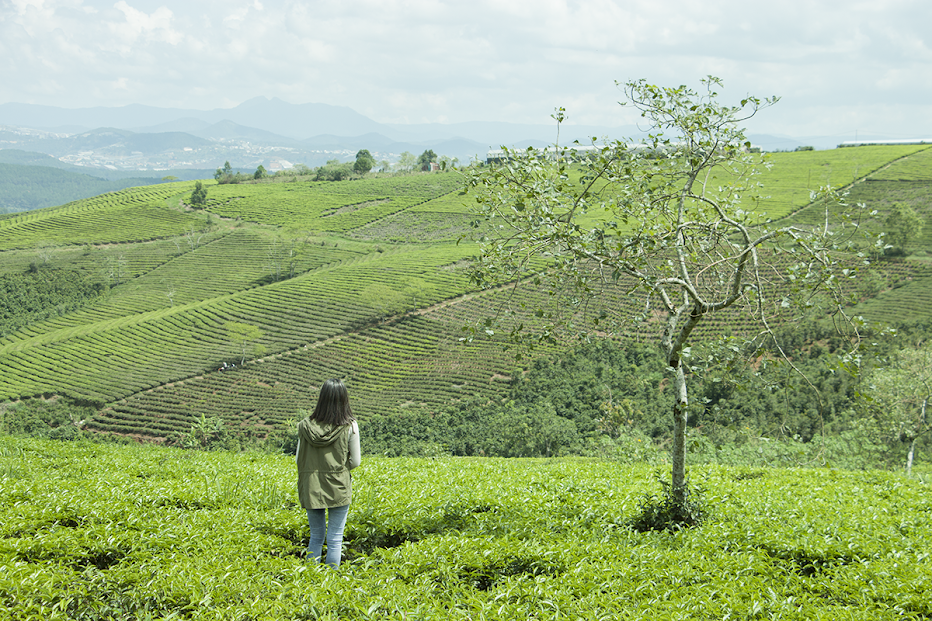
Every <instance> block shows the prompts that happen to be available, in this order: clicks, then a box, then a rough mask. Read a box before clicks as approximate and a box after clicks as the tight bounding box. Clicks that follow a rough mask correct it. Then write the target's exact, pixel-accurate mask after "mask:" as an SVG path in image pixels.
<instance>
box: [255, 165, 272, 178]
mask: <svg viewBox="0 0 932 621" xmlns="http://www.w3.org/2000/svg"><path fill="white" fill-rule="evenodd" d="M268 176H269V173H268V171H267V170H266V169H265V166H263V165H262V164H259V167H258V168H256V172H255V174H253V176H252V178H253V179H265V178H266V177H268Z"/></svg>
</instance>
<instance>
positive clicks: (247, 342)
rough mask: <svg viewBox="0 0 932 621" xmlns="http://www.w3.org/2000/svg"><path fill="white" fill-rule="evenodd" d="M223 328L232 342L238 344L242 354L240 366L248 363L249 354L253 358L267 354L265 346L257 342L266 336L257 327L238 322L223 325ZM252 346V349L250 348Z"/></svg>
mask: <svg viewBox="0 0 932 621" xmlns="http://www.w3.org/2000/svg"><path fill="white" fill-rule="evenodd" d="M223 327H224V328H225V329H226V331H227V333H228V334H229V336H230V340H231V341H233V343H235V344H236V346H237V348H238V349H240V351H241V353H242V357H241V358H240V364H243V363H245V362H246V354H247V353H251V354H252V355H253V356H261V355H262V354H264V353H265V351H266V349H265V346H264V345H262V344H260V343H257V342H256V341H258V340H259V339H261V338H262V337H263V336H264V333H263V332H262V330H261V329H260V328H258V327H257V326H253V325H250V324H248V323H240V322H238V321H228V322H226V323H225V324H223ZM250 346H252V347H251V348H250Z"/></svg>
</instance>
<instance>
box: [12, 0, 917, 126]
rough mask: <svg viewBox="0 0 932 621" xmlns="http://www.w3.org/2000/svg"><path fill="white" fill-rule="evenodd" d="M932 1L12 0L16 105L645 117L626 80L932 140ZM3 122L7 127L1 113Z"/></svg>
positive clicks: (405, 117) (795, 117)
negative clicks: (704, 87) (624, 104)
mask: <svg viewBox="0 0 932 621" xmlns="http://www.w3.org/2000/svg"><path fill="white" fill-rule="evenodd" d="M930 24H932V1H930V0H870V1H859V0H838V1H835V0H780V1H767V2H764V1H761V0H740V1H738V0H704V1H702V2H699V1H698V0H584V1H576V0H468V1H467V0H458V1H457V0H353V1H351V2H350V1H345V2H338V1H334V0H327V1H317V0H295V1H288V0H286V1H278V0H248V1H241V0H223V1H219V0H186V1H184V2H179V1H176V0H118V1H117V2H113V0H0V103H7V102H24V103H37V104H48V105H56V106H62V107H86V106H97V105H104V106H117V105H124V104H131V103H145V104H149V105H155V106H163V107H186V108H197V109H212V108H220V107H232V106H235V105H237V104H239V103H242V102H243V101H245V100H247V99H250V98H253V97H256V96H260V95H264V96H268V97H279V98H281V99H284V100H285V101H288V102H291V103H310V102H317V103H326V104H333V105H342V106H349V107H351V108H353V109H355V110H356V111H358V112H360V113H362V114H365V115H366V116H369V117H371V118H373V119H374V120H376V121H381V122H394V123H419V122H441V123H454V122H460V121H475V120H479V121H508V122H516V123H535V124H539V123H540V124H543V123H547V122H549V120H550V119H549V115H550V114H551V113H552V111H553V109H554V107H556V106H563V107H565V108H566V109H567V113H568V115H569V122H575V123H580V124H597V125H607V126H620V125H627V124H630V123H632V122H634V121H635V120H636V118H635V117H634V116H633V114H632V113H631V112H629V111H627V110H625V109H622V108H620V107H619V106H618V104H617V102H618V101H619V99H621V97H622V93H621V92H620V91H619V90H618V88H617V87H616V85H615V81H616V80H619V81H622V82H623V81H626V80H629V79H636V78H645V79H647V80H648V81H650V82H653V83H657V84H664V85H678V84H689V85H692V86H698V82H699V79H700V78H701V77H702V76H705V75H707V74H712V75H716V76H719V77H721V78H723V79H724V80H725V89H724V91H722V92H723V94H724V97H725V99H726V100H728V101H736V100H737V99H739V98H741V97H742V96H743V95H745V94H748V93H750V94H753V95H758V96H770V95H780V96H781V97H782V101H781V102H780V103H779V104H777V106H775V107H774V108H772V109H769V110H767V111H764V112H762V113H761V114H760V115H759V116H758V118H756V119H754V120H753V121H752V122H751V123H749V124H748V129H749V130H750V131H754V132H768V133H775V134H783V135H794V136H807V135H821V136H835V137H837V138H838V139H839V140H849V139H854V138H855V136H856V135H860V136H862V137H863V136H865V135H868V134H882V135H884V136H885V137H887V138H914V137H922V138H929V137H932V29H930ZM0 123H2V119H0Z"/></svg>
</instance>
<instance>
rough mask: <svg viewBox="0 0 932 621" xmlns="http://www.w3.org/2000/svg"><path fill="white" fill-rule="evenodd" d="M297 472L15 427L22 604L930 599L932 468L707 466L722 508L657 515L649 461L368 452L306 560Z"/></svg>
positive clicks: (11, 527)
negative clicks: (645, 522) (662, 523)
mask: <svg viewBox="0 0 932 621" xmlns="http://www.w3.org/2000/svg"><path fill="white" fill-rule="evenodd" d="M362 429H363V431H362V433H363V441H365V435H364V434H365V431H364V427H363V428H362ZM294 470H295V467H294V462H293V458H292V457H288V456H283V455H281V456H274V455H257V454H250V453H242V454H234V453H226V452H199V451H183V450H179V449H167V448H162V447H156V446H151V445H141V446H133V447H118V446H113V445H98V444H91V443H87V442H79V443H70V442H69V443H62V442H54V441H39V440H28V439H26V440H24V439H13V438H9V437H0V567H2V571H0V606H2V611H3V612H2V616H3V618H6V619H11V620H23V621H25V620H27V619H28V620H33V619H49V620H57V619H61V620H65V619H75V620H77V619H82V620H87V621H92V620H97V619H130V618H131V619H156V618H158V619H166V618H183V619H308V620H311V619H314V620H317V619H329V620H336V619H422V620H430V619H438V620H448V619H489V620H493V619H507V620H509V621H511V620H514V619H545V618H546V619H587V620H588V619H593V620H600V619H605V620H609V619H612V620H614V619H670V620H673V619H677V620H684V621H685V620H692V619H788V620H791V619H798V620H807V621H808V620H810V619H826V620H828V619H863V620H865V621H868V620H869V621H879V620H885V619H915V620H919V619H928V618H930V616H932V600H930V599H929V597H928V594H929V592H930V591H932V554H930V550H932V500H930V496H929V493H928V489H927V487H928V485H927V483H923V482H922V480H921V478H913V479H906V478H903V477H902V476H901V475H898V474H892V473H887V472H875V471H864V472H849V471H838V470H832V469H780V468H749V467H745V468H725V467H720V466H704V467H698V468H694V469H692V471H691V478H692V481H693V482H694V483H696V484H698V485H700V486H701V487H702V488H703V489H704V490H705V491H704V498H705V500H706V502H707V503H708V505H709V506H710V508H711V514H710V516H709V519H708V521H707V522H705V523H704V524H702V525H701V526H699V527H697V528H693V529H689V530H680V531H676V532H654V531H647V532H637V531H636V530H634V529H632V528H631V527H630V526H629V521H630V520H631V518H632V517H633V516H634V515H636V514H637V512H638V509H639V507H640V505H641V503H642V502H643V500H644V497H645V495H648V494H651V495H655V494H657V493H658V492H659V485H658V484H657V481H656V474H657V473H656V472H655V470H654V469H653V468H652V467H650V466H645V465H625V464H622V463H619V462H611V461H598V460H582V459H575V460H570V459H550V460H522V459H508V460H503V459H489V458H485V459H478V458H476V459H474V458H441V459H401V458H398V459H385V458H367V459H365V460H364V462H363V465H362V467H360V468H359V469H358V470H357V471H355V473H354V500H353V504H352V506H351V509H350V514H349V519H348V522H347V528H346V537H345V546H344V551H343V556H344V562H343V565H342V566H341V568H340V569H339V570H336V571H334V570H331V569H328V568H324V567H321V566H319V565H315V564H313V563H310V562H308V561H307V560H305V559H304V558H303V553H304V547H305V546H306V542H307V535H308V528H307V522H306V517H305V514H304V512H303V510H302V509H301V508H300V507H299V506H298V504H297V495H296V492H295V472H294ZM922 476H923V477H925V479H926V481H928V477H929V473H926V474H924V475H922Z"/></svg>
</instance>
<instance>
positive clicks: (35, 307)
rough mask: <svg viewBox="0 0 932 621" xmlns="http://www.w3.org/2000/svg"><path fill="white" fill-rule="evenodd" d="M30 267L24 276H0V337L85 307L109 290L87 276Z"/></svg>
mask: <svg viewBox="0 0 932 621" xmlns="http://www.w3.org/2000/svg"><path fill="white" fill-rule="evenodd" d="M33 265H34V267H33V268H32V269H31V270H30V271H28V272H25V273H20V274H0V336H3V335H6V334H9V333H11V332H15V331H16V330H19V329H20V328H22V327H24V326H28V325H29V324H31V323H35V322H37V321H42V320H44V319H48V318H49V317H54V316H57V315H63V314H65V313H68V312H71V311H73V310H77V309H79V308H82V307H84V306H87V305H88V304H91V303H93V302H94V301H96V300H98V299H99V298H100V297H101V296H103V295H104V294H105V293H106V292H107V290H108V288H107V286H106V285H105V284H104V283H102V282H100V279H99V278H96V277H94V276H92V275H90V274H87V273H82V272H78V271H73V270H63V269H56V268H53V267H42V266H38V265H37V264H33Z"/></svg>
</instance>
